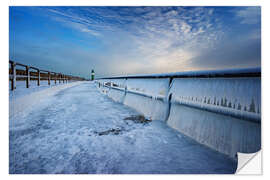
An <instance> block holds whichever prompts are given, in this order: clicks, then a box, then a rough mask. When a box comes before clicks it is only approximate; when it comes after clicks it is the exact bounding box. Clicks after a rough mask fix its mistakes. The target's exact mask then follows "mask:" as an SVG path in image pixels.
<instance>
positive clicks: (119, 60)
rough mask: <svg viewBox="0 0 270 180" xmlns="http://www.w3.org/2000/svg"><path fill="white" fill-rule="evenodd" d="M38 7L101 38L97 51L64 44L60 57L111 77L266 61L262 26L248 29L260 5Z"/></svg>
mask: <svg viewBox="0 0 270 180" xmlns="http://www.w3.org/2000/svg"><path fill="white" fill-rule="evenodd" d="M37 9H38V10H40V11H41V14H43V15H44V16H46V17H48V18H49V19H50V20H51V21H54V22H57V23H58V24H60V25H62V26H63V27H65V28H67V29H72V30H74V31H76V32H78V34H80V38H81V39H82V41H84V42H91V41H93V37H94V38H96V39H98V40H95V41H94V44H93V46H96V49H95V50H96V52H95V51H91V52H89V50H87V48H88V47H85V49H80V48H81V46H79V45H76V44H73V45H72V46H70V43H71V44H72V42H68V43H67V44H66V45H65V46H63V47H61V46H60V45H59V47H58V49H59V51H58V52H56V54H58V55H55V57H56V56H59V57H60V55H61V56H63V57H65V58H66V59H67V60H68V61H67V62H69V65H70V66H71V65H74V67H75V66H78V67H79V68H80V71H82V72H84V73H85V74H87V73H88V68H89V67H94V68H95V69H96V70H97V72H98V73H97V74H99V75H107V76H109V75H120V74H136V73H160V72H175V71H183V70H196V69H198V70H199V69H214V68H222V67H229V66H231V67H232V65H235V66H237V67H246V66H254V65H256V66H257V65H259V64H260V27H259V29H258V27H257V26H256V27H249V28H246V25H251V24H252V25H258V24H260V8H256V7H255V8H254V7H244V8H242V7H240V8H228V7H226V8H225V7H224V8H219V7H40V8H37ZM232 9H234V10H232ZM232 20H234V21H235V22H233V21H232ZM85 35H87V36H85ZM76 38H77V37H76ZM244 40H246V41H244ZM95 43H96V44H95ZM47 46H49V44H48V45H47ZM44 48H46V47H44ZM48 51H50V50H48ZM64 52H68V53H66V54H65V53H64ZM94 52H95V53H94ZM55 57H49V56H48V58H53V59H57V58H55ZM78 59H80V63H78V61H79V60H78ZM74 62H75V63H74ZM79 64H80V65H79Z"/></svg>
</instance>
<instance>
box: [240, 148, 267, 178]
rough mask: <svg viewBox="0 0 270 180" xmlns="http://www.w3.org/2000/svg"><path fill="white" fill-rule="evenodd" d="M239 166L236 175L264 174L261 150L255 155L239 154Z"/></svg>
mask: <svg viewBox="0 0 270 180" xmlns="http://www.w3.org/2000/svg"><path fill="white" fill-rule="evenodd" d="M237 157H238V164H237V170H236V172H235V174H257V175H260V174H262V164H261V162H262V159H261V158H262V157H261V150H260V151H258V152H255V153H239V152H238V153H237Z"/></svg>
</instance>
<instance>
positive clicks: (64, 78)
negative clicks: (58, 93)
mask: <svg viewBox="0 0 270 180" xmlns="http://www.w3.org/2000/svg"><path fill="white" fill-rule="evenodd" d="M63 83H65V75H63Z"/></svg>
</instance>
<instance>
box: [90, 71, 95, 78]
mask: <svg viewBox="0 0 270 180" xmlns="http://www.w3.org/2000/svg"><path fill="white" fill-rule="evenodd" d="M94 79H95V71H94V69H92V71H91V81H93V80H94Z"/></svg>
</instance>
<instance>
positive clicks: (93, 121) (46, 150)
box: [9, 82, 236, 174]
mask: <svg viewBox="0 0 270 180" xmlns="http://www.w3.org/2000/svg"><path fill="white" fill-rule="evenodd" d="M57 87H58V86H57ZM59 87H60V86H59ZM50 89H51V90H50V91H48V90H49V89H46V90H43V91H40V92H37V93H38V96H36V95H33V94H35V93H31V94H29V95H26V96H22V97H21V98H22V100H21V101H14V103H13V105H14V108H13V109H12V108H11V114H13V111H16V108H17V107H19V106H18V105H16V103H19V102H20V103H21V102H23V101H25V102H27V104H28V106H27V109H28V113H26V114H25V115H24V116H10V123H9V125H10V127H9V171H10V173H11V174H20V173H24V174H29V173H31V174H37V173H66V174H70V173H71V174H74V173H77V174H85V173H104V174H112V173H113V174H122V173H127V174H132V173H138V174H141V173H143V174H146V173H154V174H158V173H162V174H168V173H215V174H216V173H234V172H235V169H236V162H235V161H233V160H232V159H230V158H228V157H227V156H225V155H223V154H221V153H218V152H216V151H213V150H211V149H209V148H207V147H206V146H203V145H200V144H198V143H197V142H195V141H193V140H192V139H190V138H188V137H186V136H185V135H183V134H180V133H179V132H177V131H175V130H173V129H171V128H170V127H168V126H167V125H166V124H165V123H164V122H162V121H152V122H147V123H137V122H134V121H132V120H127V119H130V118H131V117H132V118H131V119H137V118H136V117H141V116H140V114H139V113H138V112H136V111H134V110H132V109H130V108H128V107H126V106H124V105H122V104H120V103H117V102H114V101H112V100H111V99H110V98H108V97H107V96H106V95H104V94H102V93H100V92H99V90H98V89H97V88H96V87H95V85H94V84H93V83H91V82H83V83H77V84H73V86H67V85H63V86H62V88H61V89H59V88H57V89H53V88H50ZM103 90H104V89H103ZM33 97H39V103H38V105H37V104H33V103H31V101H32V100H36V99H32V98H33ZM21 98H19V99H21ZM15 107H16V108H15ZM133 117H135V118H133ZM145 118H146V119H147V117H145ZM125 119H126V120H125ZM138 119H142V118H138Z"/></svg>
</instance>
